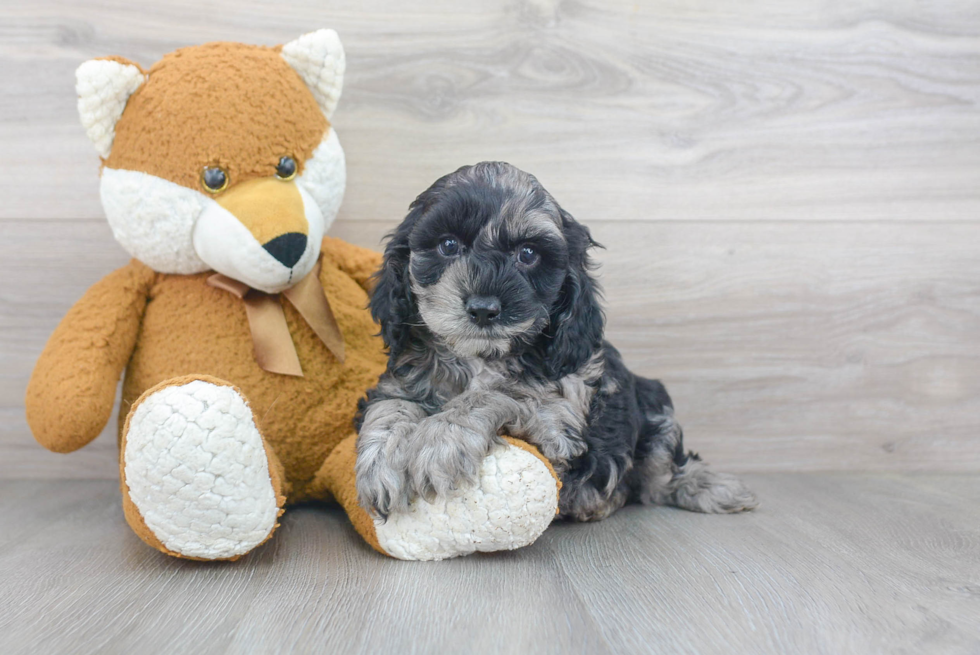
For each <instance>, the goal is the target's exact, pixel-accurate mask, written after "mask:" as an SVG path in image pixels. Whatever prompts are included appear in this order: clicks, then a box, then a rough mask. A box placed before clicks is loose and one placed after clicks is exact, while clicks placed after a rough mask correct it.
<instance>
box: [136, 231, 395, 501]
mask: <svg viewBox="0 0 980 655" xmlns="http://www.w3.org/2000/svg"><path fill="white" fill-rule="evenodd" d="M368 262H373V266H372V265H371V264H369V263H368ZM380 262H381V256H380V255H379V254H377V253H373V252H371V251H369V250H365V249H363V248H358V247H357V246H353V245H350V244H348V243H345V242H343V241H340V240H339V239H333V238H331V237H326V238H324V248H323V253H322V255H321V269H320V281H321V283H322V284H323V289H324V291H325V292H326V294H327V298H329V299H330V306H331V307H332V309H333V312H334V316H335V317H336V319H337V323H338V325H339V327H340V330H341V333H342V334H343V335H344V343H345V348H346V357H345V359H344V363H343V364H340V363H339V362H338V361H337V359H336V358H335V357H334V356H333V355H332V354H331V353H330V351H329V350H328V349H327V347H326V346H325V345H324V344H323V342H321V341H320V340H319V338H317V336H316V334H314V332H313V330H312V328H310V326H309V325H307V324H306V322H305V321H304V320H303V319H302V317H301V316H300V315H299V313H298V312H297V311H296V309H295V308H294V307H293V306H292V305H291V304H290V303H289V302H287V301H285V300H284V299H281V298H280V302H282V306H283V311H284V312H285V314H286V322H287V324H288V325H289V331H290V334H291V335H292V338H293V343H294V344H295V345H296V352H297V354H298V355H299V359H300V362H301V363H302V365H303V371H304V376H303V377H291V376H284V375H276V374H272V373H268V372H267V371H263V370H262V369H261V368H259V366H258V364H256V362H255V358H254V356H253V353H252V341H251V337H250V335H249V328H248V321H247V319H246V317H245V306H244V304H243V303H242V301H241V300H239V299H238V298H236V297H235V296H233V295H232V294H230V293H228V292H226V291H222V290H220V289H216V288H214V287H211V286H209V285H208V284H207V278H208V277H209V273H200V274H198V275H162V274H161V275H157V276H156V277H155V279H154V281H153V283H152V284H151V285H149V287H148V289H147V292H148V298H147V304H146V310H145V312H144V314H143V322H142V333H141V337H140V339H139V342H138V343H137V344H136V347H135V349H134V350H133V353H132V357H131V359H130V363H129V368H128V369H127V371H126V379H125V382H124V383H123V395H122V406H121V408H120V411H121V416H120V421H119V424H120V426H121V425H123V424H124V422H125V418H126V415H127V414H128V413H129V408H130V406H131V405H132V404H133V403H134V402H135V401H136V399H137V398H139V397H140V395H142V394H143V392H145V391H146V390H147V389H149V388H150V387H153V386H154V385H156V384H159V383H160V382H163V381H165V380H169V379H171V378H176V377H180V376H182V375H186V374H187V373H188V372H191V371H193V372H194V373H195V374H205V375H209V376H213V377H215V378H219V379H222V380H228V381H229V382H232V383H233V384H234V385H235V386H236V387H238V388H239V389H241V391H242V394H243V396H244V397H245V398H247V399H248V401H249V403H250V405H251V407H252V411H253V412H254V414H255V420H256V424H257V426H258V428H259V430H260V431H261V432H262V436H263V437H264V438H265V439H266V440H267V441H268V442H269V444H270V445H271V446H272V448H273V449H274V450H275V452H276V455H277V456H278V458H279V461H280V462H282V465H283V467H284V468H285V471H286V480H285V489H286V492H287V493H286V497H287V499H288V502H291V503H292V502H298V501H301V500H309V499H311V496H310V494H309V492H308V486H309V483H310V481H311V479H312V478H313V476H314V475H315V474H316V472H317V471H318V470H319V468H320V466H321V465H322V464H323V462H324V460H325V459H326V457H327V455H328V454H329V453H330V452H331V451H332V450H333V448H334V447H335V446H336V445H337V444H338V443H339V442H340V440H341V439H343V438H344V437H346V436H347V435H348V434H350V431H351V429H352V425H353V419H354V413H355V411H356V410H357V400H358V398H360V397H361V396H363V395H364V392H365V390H367V389H368V388H369V387H371V386H373V385H374V384H375V383H376V382H377V379H378V376H379V375H380V374H381V373H382V371H384V367H385V363H386V357H385V355H384V353H383V351H382V344H381V341H380V339H379V338H378V337H377V336H375V335H376V334H377V332H378V328H377V326H376V325H375V324H374V322H373V321H372V320H371V316H370V314H369V313H368V312H367V310H366V309H365V308H366V306H367V301H368V296H367V291H366V290H365V288H364V286H362V284H364V283H365V281H364V280H363V279H362V280H360V281H359V280H358V279H356V278H355V277H353V276H352V275H351V274H350V273H349V272H348V271H350V270H353V271H354V272H360V271H362V270H364V268H376V267H377V266H378V265H380ZM129 266H130V267H141V266H142V264H140V263H139V262H135V261H134V262H132V263H131V264H130V265H129ZM189 335H193V338H188V336H189Z"/></svg>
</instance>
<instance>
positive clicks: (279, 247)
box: [262, 232, 306, 268]
mask: <svg viewBox="0 0 980 655" xmlns="http://www.w3.org/2000/svg"><path fill="white" fill-rule="evenodd" d="M262 247H263V248H265V249H266V251H267V252H268V253H269V254H270V255H272V256H273V257H275V258H276V259H277V260H278V261H279V262H280V263H281V264H282V265H283V266H285V267H286V268H292V267H293V266H295V265H296V262H298V261H299V258H300V257H302V256H303V253H304V252H306V235H305V234H302V233H300V232H287V233H286V234H280V235H279V236H277V237H276V238H275V239H273V240H272V241H268V242H267V243H265V245H263V246H262Z"/></svg>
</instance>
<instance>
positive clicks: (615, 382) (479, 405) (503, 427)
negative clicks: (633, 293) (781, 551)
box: [357, 162, 756, 521]
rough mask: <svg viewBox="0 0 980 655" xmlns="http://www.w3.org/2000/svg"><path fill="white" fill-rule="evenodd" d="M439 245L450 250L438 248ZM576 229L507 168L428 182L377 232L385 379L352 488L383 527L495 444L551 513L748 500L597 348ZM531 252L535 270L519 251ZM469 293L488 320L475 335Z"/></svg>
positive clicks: (368, 410)
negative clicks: (551, 496) (509, 442)
mask: <svg viewBox="0 0 980 655" xmlns="http://www.w3.org/2000/svg"><path fill="white" fill-rule="evenodd" d="M446 239H452V240H454V242H455V243H457V244H458V245H459V249H458V252H452V253H448V254H447V253H446V252H444V251H443V249H442V248H441V246H440V244H441V243H444V242H445V240H446ZM596 245H598V244H596V243H595V242H594V241H593V240H592V237H591V235H590V233H589V230H588V228H586V227H585V226H584V225H582V224H580V223H578V222H577V221H576V220H575V219H574V218H572V216H571V215H570V214H568V213H567V212H566V211H564V210H563V209H561V207H559V206H558V204H557V203H556V202H555V200H554V198H552V197H551V195H550V194H549V193H548V192H547V191H545V189H544V188H543V187H542V186H541V185H540V184H539V183H538V181H537V179H535V178H534V177H533V176H532V175H529V174H527V173H524V172H523V171H520V170H519V169H517V168H515V167H513V166H511V165H509V164H505V163H499V162H484V163H481V164H477V165H475V166H467V167H463V168H461V169H459V170H457V171H456V172H454V173H451V174H449V175H446V176H445V177H443V178H441V179H439V180H438V181H436V182H435V184H433V185H432V186H431V187H430V188H429V189H428V190H426V191H425V192H423V193H422V194H421V195H420V196H419V197H418V198H417V199H416V200H415V202H413V203H412V205H411V207H410V208H409V213H408V216H407V217H406V218H405V220H404V221H403V222H402V224H401V225H400V226H399V227H398V228H397V229H396V230H395V231H394V233H393V234H392V235H390V240H389V242H388V244H387V248H386V249H385V256H384V264H383V266H382V269H381V270H380V271H379V273H378V274H377V276H376V286H375V289H374V293H373V295H372V298H371V312H372V315H373V316H374V318H375V320H376V321H378V323H379V324H380V325H381V336H382V337H383V339H384V341H385V344H386V346H387V347H388V352H389V360H388V367H387V371H386V372H385V373H384V375H382V377H381V379H380V380H379V382H378V385H377V386H376V387H375V388H373V389H371V390H370V391H368V394H367V397H366V398H365V399H364V400H362V401H361V404H360V412H359V414H358V419H357V420H358V429H359V434H360V437H359V440H358V460H357V487H358V494H359V499H360V502H361V504H362V505H364V506H365V507H366V508H370V509H373V510H374V511H375V512H376V513H377V514H378V515H380V516H382V517H385V516H387V515H388V514H389V513H390V512H392V511H394V510H397V509H402V508H404V507H405V506H406V505H407V504H408V503H409V502H410V501H411V500H412V499H413V498H415V497H418V496H422V497H427V498H431V497H433V496H437V495H440V494H444V493H446V492H448V491H450V490H452V489H454V488H456V487H457V486H459V485H460V484H463V483H467V482H471V481H472V480H473V479H474V477H475V474H476V471H477V469H478V467H479V463H480V461H481V460H482V458H483V457H484V456H485V455H486V454H487V452H488V450H489V449H490V447H491V446H492V445H493V444H494V443H495V442H496V441H498V440H499V439H500V436H499V435H501V434H504V433H507V434H511V435H513V436H516V437H519V438H522V439H525V440H526V441H528V442H529V443H532V444H534V445H536V446H537V447H538V448H539V450H540V451H541V453H542V454H543V455H544V456H545V457H547V458H548V459H549V460H550V461H551V463H552V464H553V465H554V467H555V470H556V471H557V472H558V473H559V474H560V476H561V479H562V483H563V487H562V493H561V502H560V507H559V512H560V514H561V515H562V516H564V517H567V518H570V519H575V520H581V521H589V520H597V519H602V518H605V517H606V516H609V515H610V514H611V513H613V512H614V511H616V510H617V509H619V508H620V507H622V506H623V505H624V504H625V503H627V502H629V501H631V500H632V501H637V502H643V503H659V504H671V505H676V506H678V507H683V508H685V509H690V510H694V511H700V512H737V511H741V510H746V509H751V508H753V507H755V505H756V501H755V498H754V496H753V495H752V493H751V492H749V491H748V490H747V489H746V488H745V487H744V486H743V485H742V484H741V483H740V482H739V481H738V480H736V479H735V478H732V477H730V476H724V475H719V474H716V473H713V472H712V471H710V470H709V469H708V468H707V467H706V466H705V465H704V463H703V462H701V461H700V459H699V458H698V456H697V455H695V454H693V453H687V452H685V450H684V446H683V434H682V431H681V429H680V426H679V425H678V424H677V422H676V421H675V420H674V417H673V406H672V404H671V401H670V397H669V396H668V395H667V391H666V389H664V387H663V385H662V384H661V383H660V382H658V381H656V380H647V379H645V378H642V377H639V376H636V375H634V374H632V373H631V372H630V371H629V370H627V368H626V366H625V365H624V363H623V361H622V358H621V357H620V354H619V352H618V351H617V350H616V349H615V348H614V347H613V346H612V345H611V344H609V343H608V342H606V341H605V340H604V339H603V330H604V324H605V318H604V315H603V311H602V307H601V304H600V300H601V296H600V291H599V288H598V285H597V284H596V282H595V279H594V278H593V277H592V274H591V271H592V268H593V265H592V263H591V261H590V258H589V254H588V252H589V249H590V248H592V247H594V246H596ZM526 247H529V248H531V249H532V252H533V253H536V256H537V259H536V260H534V261H533V263H527V262H524V261H522V260H521V259H520V258H519V256H518V253H520V252H521V251H522V249H524V248H526ZM472 296H480V297H492V298H494V299H497V300H498V301H499V304H500V307H501V309H500V313H499V315H498V316H497V317H496V318H495V319H494V320H493V321H492V322H491V323H489V324H486V325H482V324H480V323H478V322H477V321H475V320H471V317H470V316H469V315H468V313H467V300H468V299H469V298H470V297H472Z"/></svg>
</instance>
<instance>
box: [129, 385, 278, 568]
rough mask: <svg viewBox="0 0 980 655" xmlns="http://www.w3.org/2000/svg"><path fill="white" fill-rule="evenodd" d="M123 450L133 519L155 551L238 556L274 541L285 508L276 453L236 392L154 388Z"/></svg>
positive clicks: (136, 411)
mask: <svg viewBox="0 0 980 655" xmlns="http://www.w3.org/2000/svg"><path fill="white" fill-rule="evenodd" d="M121 451H122V462H121V466H120V468H121V476H122V491H123V503H124V509H125V510H126V518H127V520H128V521H129V523H130V525H131V526H132V527H133V529H134V530H135V531H136V533H137V534H138V535H139V536H140V537H141V538H142V539H143V540H144V541H146V542H147V543H148V544H150V545H151V546H154V547H155V548H157V549H159V550H161V551H163V552H165V553H168V554H170V555H175V556H178V557H186V558H191V559H202V560H217V559H237V558H238V557H240V556H242V555H244V554H245V553H247V552H248V551H250V550H252V549H253V548H255V547H256V546H258V545H259V544H261V543H263V542H264V541H265V540H267V539H268V538H269V537H271V536H272V532H273V531H274V530H275V528H276V526H277V523H276V519H277V518H278V516H279V515H280V514H281V513H282V512H281V511H280V508H281V506H282V503H283V499H282V497H281V495H280V494H279V493H278V492H277V491H278V486H279V485H280V483H279V479H278V478H279V476H278V475H277V473H276V470H275V469H274V467H272V466H271V463H272V461H271V460H274V459H275V455H274V454H273V453H272V452H271V451H267V448H266V446H265V444H264V442H263V439H262V435H261V434H260V433H259V431H258V429H257V428H256V426H255V422H254V420H253V418H252V411H251V409H249V406H248V404H247V403H246V402H245V399H244V398H242V396H241V395H240V394H239V393H238V392H237V390H236V389H235V388H234V387H231V386H228V385H227V384H226V383H222V382H221V381H220V380H210V379H196V378H184V379H180V380H174V381H171V382H169V383H164V384H162V385H158V386H157V387H154V388H153V389H151V390H149V391H147V392H146V393H145V394H144V395H143V396H142V397H141V398H140V399H139V400H138V401H137V403H136V404H135V405H134V406H133V409H132V411H131V412H130V414H129V418H128V419H127V421H126V429H125V431H124V436H123V443H122V448H121Z"/></svg>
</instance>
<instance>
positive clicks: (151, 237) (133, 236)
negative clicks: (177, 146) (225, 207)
mask: <svg viewBox="0 0 980 655" xmlns="http://www.w3.org/2000/svg"><path fill="white" fill-rule="evenodd" d="M100 194H101V196H102V207H103V209H105V215H106V218H107V219H108V220H109V226H110V227H111V228H112V234H113V236H114V237H115V238H116V241H118V242H119V243H120V245H122V247H123V248H125V250H126V252H128V253H129V254H130V255H132V256H133V257H135V258H136V259H138V260H140V261H141V262H143V263H144V264H146V265H147V266H149V267H150V268H152V269H153V270H154V271H159V272H160V273H176V274H179V275H189V274H191V273H201V272H203V271H206V270H208V269H209V268H211V267H210V266H208V265H207V264H206V263H204V261H203V260H202V259H201V258H200V257H199V256H198V255H197V252H195V250H194V243H193V241H192V239H191V235H192V233H193V231H194V223H195V222H196V221H197V217H198V216H200V215H201V212H202V211H204V208H205V207H206V206H207V205H209V204H212V205H216V204H217V203H215V202H214V200H212V199H211V198H209V197H207V196H205V195H204V194H203V193H201V192H199V191H194V190H192V189H188V188H185V187H182V186H180V185H179V184H174V183H173V182H169V181H167V180H164V179H163V178H160V177H156V176H155V175H149V174H147V173H140V172H138V171H127V170H120V169H115V168H104V169H103V170H102V184H101V187H100Z"/></svg>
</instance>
